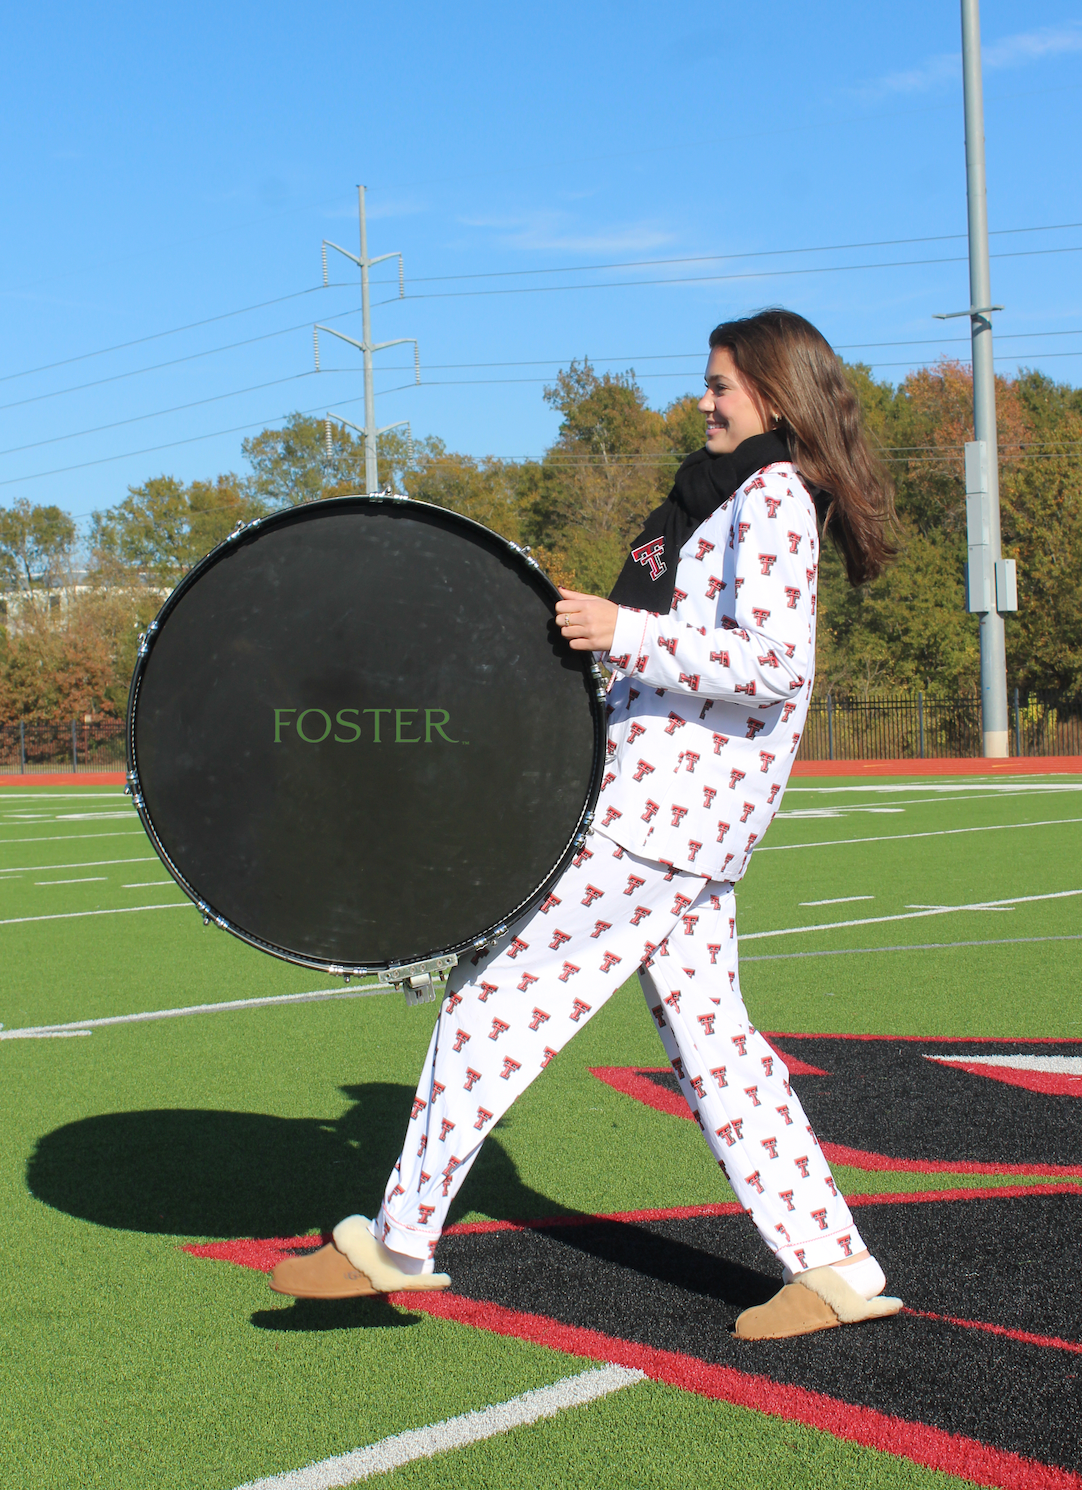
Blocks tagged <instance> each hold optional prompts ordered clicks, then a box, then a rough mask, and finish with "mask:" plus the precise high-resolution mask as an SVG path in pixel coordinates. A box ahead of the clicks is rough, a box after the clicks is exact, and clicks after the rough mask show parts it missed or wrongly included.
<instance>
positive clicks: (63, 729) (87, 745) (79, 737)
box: [0, 688, 1082, 776]
mask: <svg viewBox="0 0 1082 1490" xmlns="http://www.w3.org/2000/svg"><path fill="white" fill-rule="evenodd" d="M1009 722H1010V729H1009V747H1010V753H1011V755H1012V756H1024V755H1082V696H1080V697H1078V698H1073V699H1072V698H1065V697H1063V696H1061V695H1058V694H1051V693H1031V694H1029V695H1028V696H1027V697H1025V698H1021V697H1020V696H1019V692H1018V689H1017V688H1016V689H1015V690H1014V691H1013V695H1012V698H1011V706H1010V721H1009ZM124 744H125V741H124V720H123V719H115V718H101V719H92V720H91V719H64V720H57V719H52V720H40V719H26V720H20V721H19V722H17V723H14V724H0V775H11V774H16V773H24V774H26V775H28V776H30V775H35V774H37V775H46V774H49V773H55V772H61V771H64V772H66V771H76V772H83V771H123V770H124V765H125V754H124ZM981 747H982V739H981V707H980V699H979V697H978V696H977V694H975V693H974V694H963V695H960V696H954V697H942V696H940V695H938V694H930V693H915V694H912V695H900V696H895V697H890V698H872V699H836V698H833V697H829V696H828V697H827V698H825V699H813V700H812V705H811V708H810V710H809V711H808V723H807V726H806V728H805V730H804V738H803V740H802V741H801V745H800V752H799V754H798V756H797V759H798V760H803V761H827V760H830V761H834V760H837V761H861V760H935V759H945V758H949V757H959V756H979V755H980V754H981Z"/></svg>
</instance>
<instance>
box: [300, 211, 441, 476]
mask: <svg viewBox="0 0 1082 1490" xmlns="http://www.w3.org/2000/svg"><path fill="white" fill-rule="evenodd" d="M364 190H365V189H364V187H363V186H358V188H357V205H358V210H359V214H360V226H361V254H360V258H358V257H357V255H356V254H351V253H350V251H349V249H348V248H341V247H339V245H338V244H337V243H332V242H331V241H330V239H329V238H324V240H323V283H324V284H327V250H328V248H333V249H334V250H335V251H336V252H337V253H340V254H345V256H346V258H347V259H352V260H353V262H354V263H355V264H357V265H358V266H359V268H360V271H361V335H362V337H363V340H361V341H355V340H354V338H353V337H352V336H346V335H344V333H343V332H341V331H335V330H334V328H333V327H332V326H321V325H319V324H318V323H317V324H316V325H315V326H314V327H313V330H312V336H313V340H314V343H315V356H316V372H318V371H319V333H320V332H321V331H326V332H328V333H329V334H330V335H331V336H337V337H338V339H339V341H348V342H349V344H350V346H353V347H357V348H359V350H360V352H361V355H362V358H363V360H364V430H363V434H364V481H365V488H366V490H367V491H368V492H375V491H377V490H378V488H379V465H378V461H377V451H378V447H377V439H378V436H379V435H383V434H386V433H387V431H388V430H389V429H398V428H399V427H400V426H401V425H403V424H408V423H409V420H407V419H400V420H399V421H398V422H397V424H385V425H384V426H383V428H382V429H377V427H376V390H375V387H374V386H373V381H372V353H373V352H381V351H382V350H383V349H384V347H397V346H401V345H402V343H403V342H411V343H412V345H413V365H414V368H415V370H416V374H417V382H418V383H419V382H420V381H421V352H420V348H419V347H418V345H417V340H416V338H415V337H412V336H396V337H395V338H394V339H393V340H392V341H379V342H373V340H372V322H371V314H370V308H369V297H368V271H369V269H371V267H372V265H373V264H382V263H383V261H384V260H385V259H397V260H398V293H399V297H400V298H401V297H404V296H405V293H406V289H405V276H404V271H403V265H402V255H401V254H400V253H398V252H395V253H389V254H380V255H379V256H378V257H377V258H374V259H370V258H369V257H368V228H367V225H366V223H365V216H364ZM329 417H334V418H337V417H338V416H337V415H334V416H329ZM341 423H343V424H348V423H349V421H348V420H345V419H343V420H341ZM350 428H351V429H356V428H357V426H356V425H355V424H354V425H350Z"/></svg>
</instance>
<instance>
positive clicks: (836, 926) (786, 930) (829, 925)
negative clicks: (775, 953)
mask: <svg viewBox="0 0 1082 1490" xmlns="http://www.w3.org/2000/svg"><path fill="white" fill-rule="evenodd" d="M1072 895H1082V890H1053V891H1052V892H1051V893H1050V894H1048V895H1011V896H1009V897H1008V898H1007V899H1006V900H975V901H973V902H972V904H970V905H936V906H932V907H930V908H929V909H928V910H923V911H904V912H902V914H901V915H896V916H863V917H861V918H860V919H859V920H855V921H821V922H820V923H819V924H818V925H817V926H781V927H779V928H778V930H777V931H750V932H745V934H744V935H743V936H741V938H740V940H741V941H742V942H755V941H760V940H761V939H762V938H763V937H765V936H799V935H802V934H803V933H805V932H808V931H838V930H840V929H841V928H842V927H843V926H878V925H880V924H882V923H883V922H885V921H919V920H921V918H922V917H924V916H951V915H954V913H955V912H956V911H987V910H998V909H999V908H1000V906H1014V905H1028V904H1029V903H1030V902H1031V901H1034V900H1065V899H1067V898H1068V897H1069V896H1072Z"/></svg>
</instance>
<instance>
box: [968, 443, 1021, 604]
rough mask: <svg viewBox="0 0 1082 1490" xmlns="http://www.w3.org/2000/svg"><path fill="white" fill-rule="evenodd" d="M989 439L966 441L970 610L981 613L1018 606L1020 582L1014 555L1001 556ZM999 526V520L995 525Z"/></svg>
mask: <svg viewBox="0 0 1082 1490" xmlns="http://www.w3.org/2000/svg"><path fill="white" fill-rule="evenodd" d="M990 478H991V473H990V470H989V464H988V442H987V441H986V440H969V441H967V443H966V542H967V544H968V548H969V559H968V562H967V564H966V610H967V611H971V612H974V613H977V614H988V613H996V612H998V613H999V614H1000V615H1003V613H1004V612H1005V611H1014V610H1017V609H1018V583H1017V578H1016V573H1015V562H1014V560H1013V559H1001V558H999V557H998V556H997V553H996V550H997V548H998V546H999V545H998V544H997V543H996V542H995V539H996V538H998V536H999V534H998V532H996V531H995V528H994V526H993V524H994V517H993V511H992V493H991V479H990ZM995 526H996V527H998V524H997V525H995Z"/></svg>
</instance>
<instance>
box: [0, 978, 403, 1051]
mask: <svg viewBox="0 0 1082 1490" xmlns="http://www.w3.org/2000/svg"><path fill="white" fill-rule="evenodd" d="M393 992H394V984H392V983H368V984H366V985H365V986H364V987H362V988H317V989H315V990H314V991H313V992H312V993H278V994H274V995H273V996H271V997H268V998H259V999H229V1000H228V1001H227V1002H225V1003H220V1004H189V1005H187V1007H186V1008H183V1009H148V1010H146V1011H145V1012H144V1013H140V1014H109V1015H106V1016H105V1017H104V1018H102V1019H74V1020H72V1021H71V1023H70V1024H34V1025H27V1026H26V1027H25V1028H24V1029H17V1030H6V1029H4V1028H3V1026H0V1040H44V1039H46V1038H47V1037H48V1036H49V1035H60V1034H68V1033H72V1034H87V1035H89V1034H90V1032H91V1031H92V1030H96V1029H98V1028H100V1027H101V1026H102V1025H105V1024H145V1023H146V1022H147V1021H148V1020H150V1019H180V1018H182V1017H183V1016H184V1015H186V1014H221V1013H223V1011H228V1010H230V1009H260V1008H265V1007H266V1006H267V1005H268V1004H309V1003H319V1002H322V1001H323V1000H325V999H363V998H369V997H370V996H371V995H372V994H376V993H393Z"/></svg>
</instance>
